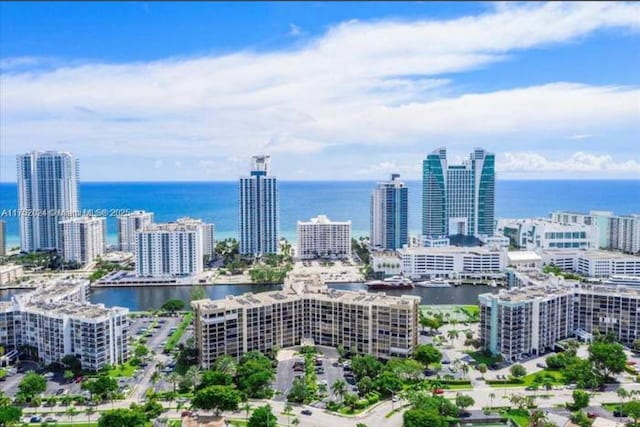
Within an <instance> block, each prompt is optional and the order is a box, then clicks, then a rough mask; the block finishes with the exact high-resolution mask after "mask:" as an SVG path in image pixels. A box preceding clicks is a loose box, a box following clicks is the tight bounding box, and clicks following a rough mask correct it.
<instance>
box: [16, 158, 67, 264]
mask: <svg viewBox="0 0 640 427" xmlns="http://www.w3.org/2000/svg"><path fill="white" fill-rule="evenodd" d="M17 160H18V161H17V164H18V174H17V177H18V209H19V210H20V248H21V250H22V251H24V252H33V251H36V250H38V249H58V250H59V249H61V241H60V227H59V222H60V221H63V220H67V219H69V218H71V217H73V216H76V215H77V214H78V210H79V207H78V160H77V159H76V158H75V156H73V155H72V154H71V153H66V152H58V151H47V152H40V151H32V152H31V153H26V154H20V155H18V158H17Z"/></svg>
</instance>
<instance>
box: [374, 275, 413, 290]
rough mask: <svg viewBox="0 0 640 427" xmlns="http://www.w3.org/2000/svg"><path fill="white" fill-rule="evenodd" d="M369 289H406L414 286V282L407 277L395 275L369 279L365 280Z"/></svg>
mask: <svg viewBox="0 0 640 427" xmlns="http://www.w3.org/2000/svg"><path fill="white" fill-rule="evenodd" d="M364 284H365V285H366V286H367V288H368V289H406V288H413V287H414V285H413V282H412V281H411V280H409V279H407V278H406V277H400V276H393V277H388V278H386V279H384V280H369V281H367V282H364Z"/></svg>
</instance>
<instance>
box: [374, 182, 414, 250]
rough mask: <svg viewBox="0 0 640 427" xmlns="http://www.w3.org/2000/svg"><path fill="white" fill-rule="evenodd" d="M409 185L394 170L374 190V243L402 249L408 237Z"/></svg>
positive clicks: (388, 248)
mask: <svg viewBox="0 0 640 427" xmlns="http://www.w3.org/2000/svg"><path fill="white" fill-rule="evenodd" d="M408 206H409V189H408V188H407V186H406V185H405V183H404V182H402V181H401V180H400V175H399V174H397V173H394V174H392V175H391V179H390V180H389V181H384V182H379V183H378V184H377V186H376V188H375V189H374V190H373V192H372V193H371V229H370V235H369V237H370V238H371V247H372V248H375V249H378V250H385V249H386V250H394V249H399V248H401V247H403V246H404V245H406V244H407V243H408V238H409V219H408V218H409V208H408Z"/></svg>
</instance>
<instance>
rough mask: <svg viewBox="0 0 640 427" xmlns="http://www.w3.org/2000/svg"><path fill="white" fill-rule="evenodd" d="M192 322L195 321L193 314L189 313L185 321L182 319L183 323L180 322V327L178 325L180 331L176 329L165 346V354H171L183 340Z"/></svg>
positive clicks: (185, 316)
mask: <svg viewBox="0 0 640 427" xmlns="http://www.w3.org/2000/svg"><path fill="white" fill-rule="evenodd" d="M191 320H193V312H188V313H187V314H185V315H184V319H182V322H180V325H178V329H176V331H175V332H174V333H172V334H171V336H170V337H169V339H168V340H167V344H166V345H165V346H164V351H165V352H170V351H171V350H173V349H174V347H175V346H176V345H178V342H179V341H180V338H182V335H184V331H185V330H186V329H187V328H188V327H189V325H190V324H191Z"/></svg>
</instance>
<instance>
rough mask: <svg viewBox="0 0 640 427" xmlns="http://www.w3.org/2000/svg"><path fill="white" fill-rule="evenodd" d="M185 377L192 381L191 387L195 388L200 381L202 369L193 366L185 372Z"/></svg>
mask: <svg viewBox="0 0 640 427" xmlns="http://www.w3.org/2000/svg"><path fill="white" fill-rule="evenodd" d="M184 377H185V378H186V379H187V380H188V381H189V382H190V383H191V388H192V389H195V388H196V387H197V386H198V384H199V383H200V370H199V369H198V367H197V366H192V367H190V368H189V369H188V370H187V372H185V374H184Z"/></svg>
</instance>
